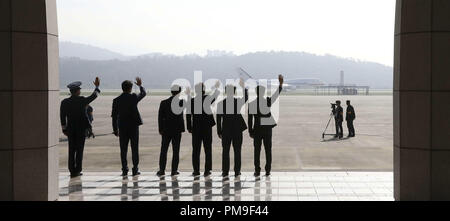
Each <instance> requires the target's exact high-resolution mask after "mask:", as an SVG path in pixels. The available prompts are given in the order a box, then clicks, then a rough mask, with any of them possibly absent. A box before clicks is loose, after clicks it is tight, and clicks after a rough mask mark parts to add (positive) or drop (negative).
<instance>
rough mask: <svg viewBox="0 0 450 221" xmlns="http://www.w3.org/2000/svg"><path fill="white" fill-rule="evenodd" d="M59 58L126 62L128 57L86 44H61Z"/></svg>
mask: <svg viewBox="0 0 450 221" xmlns="http://www.w3.org/2000/svg"><path fill="white" fill-rule="evenodd" d="M59 56H60V57H61V58H81V59H85V60H93V61H102V60H114V59H118V60H125V59H127V57H126V56H124V55H122V54H120V53H117V52H113V51H110V50H107V49H103V48H98V47H94V46H90V45H86V44H79V43H72V42H60V43H59Z"/></svg>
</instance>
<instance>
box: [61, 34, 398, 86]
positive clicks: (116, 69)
mask: <svg viewBox="0 0 450 221" xmlns="http://www.w3.org/2000/svg"><path fill="white" fill-rule="evenodd" d="M64 45H66V46H67V45H69V46H71V47H70V48H73V51H78V52H80V51H83V50H85V49H86V52H87V51H90V50H87V48H90V49H92V51H95V53H96V54H97V55H95V56H94V55H93V54H94V52H92V55H90V56H88V55H86V54H84V53H79V54H78V56H64V55H67V54H68V52H67V51H66V54H63V53H62V54H61V57H62V58H61V60H60V72H61V74H60V76H61V77H60V81H61V88H65V85H67V84H68V83H69V82H71V81H78V80H80V81H83V82H84V83H90V82H91V81H92V80H93V78H94V77H95V76H97V75H98V76H99V77H101V78H102V85H103V88H108V89H118V88H120V83H121V82H122V81H123V80H125V79H133V78H134V77H136V76H137V75H139V76H141V77H142V78H143V81H144V83H145V85H146V86H147V87H149V88H154V89H164V88H168V87H169V86H170V84H171V83H172V82H173V80H175V79H177V78H185V79H187V80H189V81H191V82H193V76H194V75H193V72H194V71H196V70H201V71H203V77H204V79H210V78H217V79H220V80H225V79H231V78H237V77H238V74H237V73H236V68H237V67H243V68H244V69H246V70H247V71H248V72H249V73H251V74H252V75H253V77H254V78H259V79H261V78H265V79H272V78H276V76H277V74H283V75H285V78H286V79H292V78H319V79H321V80H322V81H324V82H326V83H338V82H339V77H340V75H339V72H340V71H341V70H344V71H345V82H346V83H348V84H359V85H368V86H371V87H372V88H381V89H392V84H393V69H392V67H389V66H385V65H382V64H378V63H374V62H363V61H357V60H354V59H347V58H340V57H336V56H332V55H324V56H319V55H314V54H310V53H304V52H282V51H281V52H274V51H272V52H257V53H248V54H244V55H240V56H237V55H233V54H230V53H224V54H221V53H214V56H204V57H201V56H198V55H188V56H175V55H163V54H158V53H152V54H148V55H145V56H139V57H125V56H120V54H118V53H114V52H110V51H108V50H105V49H99V48H96V47H92V46H89V47H86V46H80V48H77V45H79V44H73V43H71V44H66V43H63V44H62V46H63V47H65V46H64ZM70 48H69V47H66V49H70ZM66 49H64V50H66ZM70 50H72V49H70ZM70 50H69V51H70ZM107 52H109V53H107ZM103 53H104V54H103ZM70 54H73V55H74V54H76V53H75V52H71V53H70ZM108 56H109V57H110V59H106V58H107V57H108ZM100 58H104V59H100ZM114 59H116V60H114Z"/></svg>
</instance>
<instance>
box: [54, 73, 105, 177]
mask: <svg viewBox="0 0 450 221" xmlns="http://www.w3.org/2000/svg"><path fill="white" fill-rule="evenodd" d="M94 85H95V90H94V92H93V93H92V95H91V96H89V97H83V96H80V93H81V82H73V83H71V84H69V85H67V87H68V88H69V90H70V94H71V96H70V97H69V98H66V99H64V100H63V101H62V102H61V110H60V118H61V126H62V130H63V133H64V134H65V135H66V136H67V137H68V141H69V160H68V161H69V171H70V176H71V177H72V178H73V177H77V176H81V175H82V173H81V171H82V169H83V167H82V165H83V150H84V143H85V140H86V130H87V129H88V128H89V127H90V122H89V119H88V117H87V114H86V106H87V105H89V104H90V103H91V102H92V101H94V100H95V99H96V98H97V96H98V94H99V93H100V90H99V89H98V87H99V86H100V80H99V78H98V77H97V78H96V79H95V81H94Z"/></svg>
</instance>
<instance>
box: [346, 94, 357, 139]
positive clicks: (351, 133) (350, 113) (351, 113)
mask: <svg viewBox="0 0 450 221" xmlns="http://www.w3.org/2000/svg"><path fill="white" fill-rule="evenodd" d="M355 119H356V114H355V109H354V108H353V106H352V105H351V104H350V101H349V100H348V101H347V111H346V116H345V120H346V121H347V128H348V137H355V127H354V126H353V121H354V120H355Z"/></svg>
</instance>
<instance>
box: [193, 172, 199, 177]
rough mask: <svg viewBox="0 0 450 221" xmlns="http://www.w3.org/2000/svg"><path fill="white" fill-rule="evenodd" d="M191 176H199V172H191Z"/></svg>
mask: <svg viewBox="0 0 450 221" xmlns="http://www.w3.org/2000/svg"><path fill="white" fill-rule="evenodd" d="M192 176H200V172H193V173H192Z"/></svg>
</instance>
